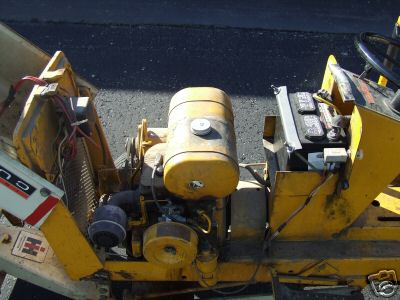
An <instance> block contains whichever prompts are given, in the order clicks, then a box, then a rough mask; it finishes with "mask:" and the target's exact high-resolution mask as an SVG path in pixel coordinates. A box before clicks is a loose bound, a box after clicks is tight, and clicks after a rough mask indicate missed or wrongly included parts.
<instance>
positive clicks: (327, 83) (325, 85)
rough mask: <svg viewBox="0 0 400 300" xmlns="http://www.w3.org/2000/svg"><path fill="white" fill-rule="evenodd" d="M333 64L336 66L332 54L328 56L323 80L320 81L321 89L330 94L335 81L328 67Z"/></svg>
mask: <svg viewBox="0 0 400 300" xmlns="http://www.w3.org/2000/svg"><path fill="white" fill-rule="evenodd" d="M335 64H337V61H336V58H335V56H333V55H332V54H331V55H329V57H328V61H327V63H326V67H325V72H324V78H323V79H322V85H321V89H323V90H325V91H328V92H329V93H330V94H332V91H333V86H334V85H335V79H334V78H333V75H332V72H331V70H330V69H329V65H335Z"/></svg>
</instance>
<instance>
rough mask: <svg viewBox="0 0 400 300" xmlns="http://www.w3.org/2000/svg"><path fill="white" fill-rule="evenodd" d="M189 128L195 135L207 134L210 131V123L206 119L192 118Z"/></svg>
mask: <svg viewBox="0 0 400 300" xmlns="http://www.w3.org/2000/svg"><path fill="white" fill-rule="evenodd" d="M190 129H191V131H192V133H193V134H195V135H199V136H203V135H207V134H209V133H210V131H211V123H210V121H208V120H207V119H194V120H193V121H192V122H191V123H190Z"/></svg>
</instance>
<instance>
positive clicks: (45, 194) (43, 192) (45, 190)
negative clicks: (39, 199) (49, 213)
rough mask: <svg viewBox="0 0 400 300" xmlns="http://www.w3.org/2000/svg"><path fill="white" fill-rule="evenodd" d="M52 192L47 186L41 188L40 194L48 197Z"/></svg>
mask: <svg viewBox="0 0 400 300" xmlns="http://www.w3.org/2000/svg"><path fill="white" fill-rule="evenodd" d="M50 194H51V192H50V191H49V190H48V189H46V188H42V189H40V195H42V196H43V197H48V196H50Z"/></svg>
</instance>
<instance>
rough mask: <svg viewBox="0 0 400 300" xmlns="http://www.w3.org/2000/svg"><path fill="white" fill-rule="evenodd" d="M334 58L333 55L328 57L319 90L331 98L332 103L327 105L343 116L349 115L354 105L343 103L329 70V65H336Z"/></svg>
mask: <svg viewBox="0 0 400 300" xmlns="http://www.w3.org/2000/svg"><path fill="white" fill-rule="evenodd" d="M337 63H338V62H337V61H336V58H335V57H334V56H333V55H329V57H328V61H327V63H326V67H325V73H324V78H323V80H322V85H321V89H323V90H326V91H327V92H328V93H329V94H330V95H331V96H332V103H330V104H329V105H333V106H334V107H335V108H336V110H337V111H339V112H340V113H341V114H344V115H350V114H351V113H352V111H353V107H354V103H353V102H343V100H342V97H341V95H340V92H339V88H338V85H337V84H336V81H335V79H334V77H333V75H332V72H331V70H330V68H329V66H330V65H334V64H337Z"/></svg>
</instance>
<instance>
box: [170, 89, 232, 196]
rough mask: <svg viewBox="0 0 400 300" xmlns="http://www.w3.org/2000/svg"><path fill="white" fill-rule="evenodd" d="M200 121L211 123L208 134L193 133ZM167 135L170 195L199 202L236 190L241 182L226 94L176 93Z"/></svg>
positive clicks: (215, 91) (216, 91)
mask: <svg viewBox="0 0 400 300" xmlns="http://www.w3.org/2000/svg"><path fill="white" fill-rule="evenodd" d="M197 118H206V119H207V120H209V121H210V122H211V127H212V129H211V132H210V133H209V134H207V135H205V136H197V135H195V134H193V133H192V132H191V127H190V126H191V122H192V121H193V120H194V119H197ZM168 132H169V133H168V140H167V149H166V153H165V157H164V184H165V187H166V188H167V189H168V190H169V191H170V192H171V193H174V194H176V195H178V196H180V197H182V198H183V199H191V200H198V199H201V198H203V197H215V198H222V197H225V196H228V195H229V194H230V193H232V192H233V191H234V190H235V188H236V186H237V183H238V181H239V168H238V163H237V153H236V137H235V132H234V124H233V113H232V105H231V101H230V99H229V97H228V96H227V95H226V94H225V93H224V92H223V91H221V90H219V89H216V88H209V87H201V88H187V89H184V90H181V91H179V92H178V93H176V94H175V95H174V97H173V98H172V99H171V104H170V109H169V122H168ZM192 182H200V183H201V184H202V187H200V188H198V187H196V186H193V184H192Z"/></svg>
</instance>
